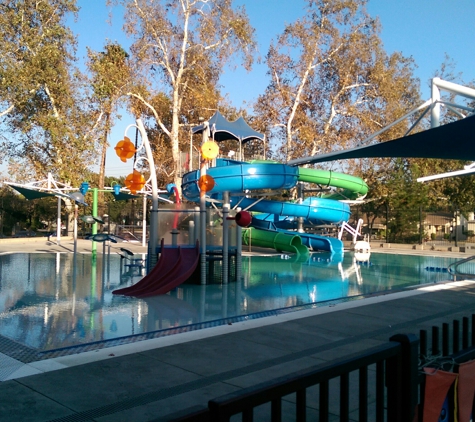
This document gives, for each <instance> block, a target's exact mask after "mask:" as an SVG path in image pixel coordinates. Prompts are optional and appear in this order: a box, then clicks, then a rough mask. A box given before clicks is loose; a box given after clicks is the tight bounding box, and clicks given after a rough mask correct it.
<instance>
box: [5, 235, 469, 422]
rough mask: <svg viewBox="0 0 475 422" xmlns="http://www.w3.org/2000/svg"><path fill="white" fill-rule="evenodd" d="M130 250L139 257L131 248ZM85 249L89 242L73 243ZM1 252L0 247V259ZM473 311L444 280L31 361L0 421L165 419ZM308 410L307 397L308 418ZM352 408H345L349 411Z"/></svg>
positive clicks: (10, 384) (32, 244)
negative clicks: (381, 293)
mask: <svg viewBox="0 0 475 422" xmlns="http://www.w3.org/2000/svg"><path fill="white" fill-rule="evenodd" d="M42 242H43V243H42ZM18 245H19V246H18V247H20V249H19V250H21V251H23V252H24V251H25V248H28V249H30V248H32V249H31V250H30V251H33V249H35V248H36V250H41V249H43V248H45V247H51V248H53V249H55V248H57V247H58V246H57V245H56V246H52V245H45V244H44V240H43V241H38V240H35V241H33V240H30V239H28V240H26V241H24V242H23V244H21V245H20V244H18ZM130 246H131V249H132V248H137V253H139V250H138V249H139V248H141V246H138V245H134V246H132V244H131V245H130ZM68 247H69V245H68V244H67V243H65V244H64V245H63V246H61V248H68ZM88 247H90V242H87V243H84V244H82V242H81V245H78V248H83V249H84V250H85V251H86V250H87V248H88ZM5 248H6V245H5V244H4V243H3V242H2V243H0V253H1V252H2V251H5ZM8 248H9V249H10V248H11V249H14V248H15V247H14V246H13V244H12V243H9V244H8ZM400 251H401V252H404V253H407V251H405V250H403V249H401V250H400ZM393 252H394V251H393ZM414 252H415V253H430V252H426V251H419V250H417V251H414ZM252 253H258V251H254V252H252ZM452 253H453V252H452ZM458 256H461V257H463V256H466V254H460V255H458ZM474 310H475V283H474V282H470V281H467V282H458V283H450V282H449V283H446V284H439V285H431V286H426V287H423V288H420V289H416V290H409V291H405V292H400V293H393V294H388V295H381V296H375V297H370V298H366V299H362V300H357V301H352V302H346V303H341V304H337V305H333V306H332V305H329V306H326V307H321V308H316V309H309V310H304V311H298V312H291V313H288V314H282V315H279V316H272V317H263V318H260V319H256V320H250V321H245V322H240V323H235V324H232V325H227V326H220V327H214V328H208V329H203V330H198V331H194V332H187V333H182V334H176V335H172V336H168V337H162V338H158V339H153V340H147V341H142V342H136V343H131V344H127V345H122V346H116V347H111V348H107V349H102V350H90V351H87V352H84V353H79V354H75V355H69V356H62V357H57V358H54V359H49V360H46V361H38V362H32V363H29V364H26V365H23V366H21V367H18V368H17V370H16V371H15V372H13V373H12V375H11V377H10V378H11V379H10V380H7V381H4V382H1V383H0V396H1V397H2V398H3V399H2V400H1V401H0V420H2V421H15V422H23V421H25V422H26V421H35V422H43V421H56V422H59V421H64V422H67V421H76V422H82V421H100V422H109V421H114V422H120V421H134V422H141V421H144V422H145V421H168V420H172V419H173V417H174V416H176V415H177V414H179V413H180V412H183V411H186V410H187V409H189V408H191V407H196V406H198V407H204V406H206V405H207V401H208V400H209V399H212V398H215V397H218V396H220V395H223V394H226V393H229V392H233V391H236V390H239V389H241V388H244V387H248V386H251V385H254V384H256V383H259V382H263V381H267V380H271V379H273V378H276V377H279V376H282V375H285V374H290V373H292V372H294V371H298V370H302V369H305V368H309V367H311V366H313V365H316V364H318V363H324V362H329V361H332V360H334V359H338V358H342V357H346V356H349V355H352V354H354V353H357V352H361V351H363V350H366V349H369V348H371V347H374V346H377V345H380V344H382V343H385V342H387V340H388V339H389V337H391V336H392V335H394V334H397V333H414V334H418V333H419V330H420V329H430V327H431V326H433V325H440V324H441V323H442V322H447V321H452V320H454V319H461V318H462V317H463V316H470V315H471V314H472V313H473V312H474ZM0 352H1V350H0ZM0 356H1V354H0ZM11 364H12V365H13V364H15V362H11ZM334 405H335V404H331V406H334ZM314 406H315V403H314V402H313V401H310V400H309V402H308V407H309V415H313V414H314V413H315V412H316V411H315V407H314ZM355 406H356V405H355V403H353V402H352V403H351V411H352V412H353V414H355V415H357V408H356V407H355ZM283 412H284V415H283V420H286V421H290V420H293V406H292V404H291V403H290V402H284V405H283ZM356 419H357V416H355V419H354V420H356ZM370 419H371V416H370ZM335 420H336V419H335Z"/></svg>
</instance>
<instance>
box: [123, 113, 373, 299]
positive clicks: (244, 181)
mask: <svg viewBox="0 0 475 422" xmlns="http://www.w3.org/2000/svg"><path fill="white" fill-rule="evenodd" d="M194 132H195V133H198V134H202V136H203V142H202V146H201V155H202V163H203V164H202V166H201V168H200V169H197V170H192V171H190V172H188V173H186V174H185V175H184V176H183V178H182V186H181V189H182V194H183V197H184V198H185V199H186V200H188V201H190V202H194V203H197V204H199V209H198V207H196V208H197V209H195V210H194V211H195V213H194V214H193V215H188V216H187V215H185V214H181V215H180V214H179V213H181V212H183V211H184V212H185V213H186V210H182V209H180V206H179V205H178V204H177V206H176V209H175V210H173V211H172V210H170V212H172V213H173V215H174V216H173V222H171V220H170V223H168V224H169V225H168V226H167V227H166V228H165V229H164V230H163V226H162V227H161V226H160V224H163V223H159V232H160V234H159V236H161V237H163V238H167V242H165V239H162V242H161V245H160V246H158V247H157V248H156V249H154V248H152V249H151V250H150V251H151V253H152V254H153V253H154V251H156V253H157V254H159V255H160V258H159V260H158V264H156V265H155V267H154V268H153V269H151V270H150V271H149V273H148V274H147V276H145V277H144V278H143V280H141V281H140V282H139V283H137V284H136V285H134V286H129V287H126V288H122V289H118V290H115V291H114V294H121V295H129V296H136V297H147V296H152V295H157V294H163V293H167V292H168V291H170V290H171V289H173V288H175V287H176V286H178V285H179V284H181V283H183V282H184V281H186V280H187V279H189V278H190V277H191V276H192V275H194V277H195V278H196V273H197V271H196V270H197V268H198V269H199V270H200V271H199V272H200V278H201V284H206V283H207V282H209V279H210V277H211V276H212V274H214V273H215V272H216V270H215V267H216V264H217V265H218V270H217V271H218V272H221V273H222V280H221V281H222V282H223V283H227V282H228V279H229V276H230V274H231V273H232V274H233V277H234V279H239V277H240V274H239V271H240V266H241V264H240V261H241V258H240V256H241V249H242V244H244V245H248V246H250V245H251V244H252V245H253V246H259V247H263V248H272V249H274V250H276V251H279V252H286V253H293V254H295V255H297V256H301V257H302V258H303V259H305V258H306V257H308V255H309V252H310V251H326V252H330V253H331V254H337V255H342V254H343V242H342V239H341V238H342V234H343V230H344V229H345V228H346V229H348V231H349V232H350V233H351V234H352V236H353V237H354V239H355V241H356V238H357V236H358V234H359V229H360V226H358V227H357V228H350V227H349V226H348V224H347V222H348V220H349V217H350V207H349V204H348V203H347V202H344V201H352V200H355V199H358V198H362V197H364V196H365V195H366V193H367V191H368V187H367V185H366V183H365V182H364V181H363V180H362V179H360V178H358V177H354V176H351V175H347V174H343V173H338V172H333V171H330V170H316V169H309V168H299V167H297V166H289V165H286V164H283V163H279V162H275V161H266V160H253V161H252V160H251V161H243V160H233V159H229V158H218V157H217V156H218V154H219V146H218V144H217V142H216V140H220V141H223V140H227V139H235V140H238V141H239V145H240V150H239V157H240V158H243V154H242V144H243V143H245V142H248V141H250V140H252V139H260V140H263V139H264V138H263V135H261V134H259V133H258V132H256V131H254V130H253V129H252V128H250V127H249V126H248V125H247V123H246V122H245V121H244V120H243V119H242V118H240V119H238V120H237V121H235V122H229V121H227V120H226V119H225V118H224V117H223V116H222V115H221V114H220V113H219V112H217V113H216V114H215V115H214V116H213V117H212V118H211V119H210V120H209V122H205V124H203V125H201V126H199V127H197V128H196V129H195V130H194ZM208 132H209V134H210V135H211V140H209V136H208V135H209V134H208ZM299 184H300V185H302V186H303V185H314V186H319V187H322V188H336V189H338V191H332V192H331V193H330V194H326V195H324V196H322V197H309V198H300V199H299V200H297V201H293V202H290V201H289V202H284V201H276V200H270V199H265V196H266V195H268V193H267V192H273V193H274V194H275V192H276V191H285V190H289V189H292V188H294V187H296V186H297V185H299ZM167 189H168V190H169V191H172V190H173V191H174V192H175V197H177V196H178V195H177V194H176V189H175V188H171V187H170V188H169V187H167ZM300 190H301V191H304V189H300ZM254 194H257V196H253V195H254ZM159 211H160V210H159ZM213 212H214V217H211V214H212V213H213ZM244 217H245V218H244ZM163 218H165V215H164V214H161V217H160V219H163ZM244 221H245V223H244ZM242 226H244V227H246V228H245V229H243V228H242ZM322 226H324V227H326V228H328V227H329V226H330V227H332V228H335V230H334V231H333V234H334V235H335V234H336V233H338V236H337V237H336V236H329V235H323V234H321V233H320V234H319V233H316V232H312V231H311V230H308V229H309V228H310V229H313V231H318V229H319V228H320V227H322ZM169 229H171V231H169ZM338 229H339V232H338V231H337V230H338ZM167 231H169V232H168V233H167ZM183 231H186V234H187V235H188V236H187V237H188V238H187V240H185V241H183ZM320 231H321V230H320ZM230 232H232V233H231V234H230ZM210 234H211V236H210ZM169 235H171V239H170V236H169ZM216 238H218V239H219V240H218V241H216ZM180 239H181V240H180ZM230 267H234V268H235V271H234V272H233V271H232V269H230Z"/></svg>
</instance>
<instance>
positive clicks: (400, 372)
mask: <svg viewBox="0 0 475 422" xmlns="http://www.w3.org/2000/svg"><path fill="white" fill-rule="evenodd" d="M389 340H390V341H395V342H398V343H400V344H401V355H400V356H399V357H398V358H395V359H394V360H391V362H389V361H388V365H387V379H386V382H387V391H388V422H410V421H412V420H414V414H415V410H416V406H417V401H418V395H417V388H418V382H417V371H418V354H419V339H418V338H417V336H415V335H414V334H396V335H394V336H392V337H391V338H390V339H389Z"/></svg>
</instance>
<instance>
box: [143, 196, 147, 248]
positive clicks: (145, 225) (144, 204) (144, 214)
mask: <svg viewBox="0 0 475 422" xmlns="http://www.w3.org/2000/svg"><path fill="white" fill-rule="evenodd" d="M146 243H147V195H144V196H143V206H142V246H143V247H145V244H146Z"/></svg>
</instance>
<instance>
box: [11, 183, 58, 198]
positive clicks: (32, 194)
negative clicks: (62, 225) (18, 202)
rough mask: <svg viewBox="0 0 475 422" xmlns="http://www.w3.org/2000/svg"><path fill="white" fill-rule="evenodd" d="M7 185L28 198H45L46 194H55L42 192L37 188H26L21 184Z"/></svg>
mask: <svg viewBox="0 0 475 422" xmlns="http://www.w3.org/2000/svg"><path fill="white" fill-rule="evenodd" d="M8 186H10V187H11V188H13V189H15V190H16V191H17V192H19V193H21V194H22V195H23V196H24V197H25V198H26V199H28V200H32V199H38V198H45V197H47V196H56V195H55V194H54V193H50V192H44V191H40V190H37V189H28V188H25V187H22V186H16V185H10V184H9V185H8Z"/></svg>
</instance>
